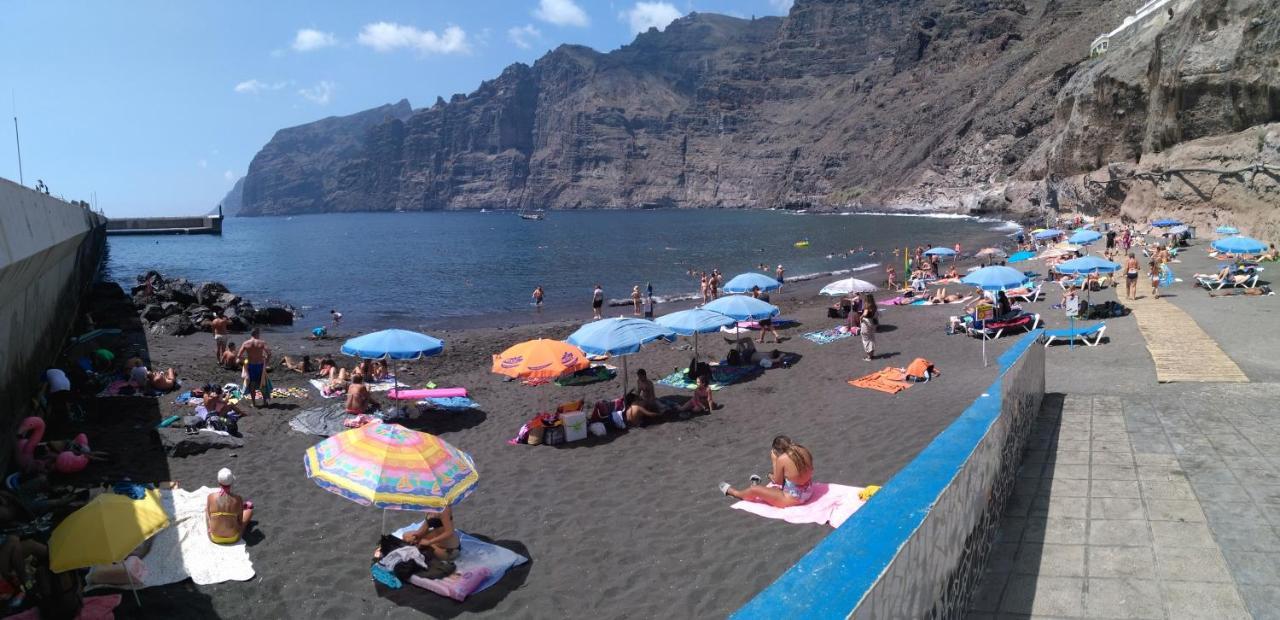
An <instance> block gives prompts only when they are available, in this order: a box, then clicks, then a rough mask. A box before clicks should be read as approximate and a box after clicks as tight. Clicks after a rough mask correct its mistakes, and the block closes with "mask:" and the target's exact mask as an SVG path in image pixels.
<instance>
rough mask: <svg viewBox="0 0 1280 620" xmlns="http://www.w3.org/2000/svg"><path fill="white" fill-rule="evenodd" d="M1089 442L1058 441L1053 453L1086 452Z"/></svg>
mask: <svg viewBox="0 0 1280 620" xmlns="http://www.w3.org/2000/svg"><path fill="white" fill-rule="evenodd" d="M1088 451H1089V442H1087V441H1072V440H1070V439H1059V440H1058V445H1057V448H1056V449H1055V452H1088Z"/></svg>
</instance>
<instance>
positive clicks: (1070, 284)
mask: <svg viewBox="0 0 1280 620" xmlns="http://www.w3.org/2000/svg"><path fill="white" fill-rule="evenodd" d="M1086 280H1087V278H1086V277H1085V276H1077V277H1075V278H1072V279H1070V280H1056V282H1057V283H1058V286H1061V287H1062V290H1064V291H1065V290H1068V289H1073V288H1081V287H1083V286H1084V283H1085V281H1086Z"/></svg>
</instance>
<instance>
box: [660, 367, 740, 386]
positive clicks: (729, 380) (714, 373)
mask: <svg viewBox="0 0 1280 620" xmlns="http://www.w3.org/2000/svg"><path fill="white" fill-rule="evenodd" d="M761 372H764V369H763V368H761V367H760V366H759V365H757V364H750V365H747V366H729V365H727V364H718V365H716V366H712V367H711V383H710V384H709V387H710V388H711V389H712V390H717V391H718V390H720V389H723V388H724V387H726V386H730V385H733V384H734V383H738V382H739V381H745V380H746V379H749V378H751V377H753V376H755V375H756V374H758V373H761ZM658 383H659V384H661V385H665V386H667V387H673V388H679V389H682V390H692V389H694V388H696V387H698V384H697V383H696V382H693V381H689V380H688V379H687V378H686V377H685V371H683V370H677V371H676V372H673V373H671V374H669V375H667V376H665V377H663V378H661V379H659V380H658Z"/></svg>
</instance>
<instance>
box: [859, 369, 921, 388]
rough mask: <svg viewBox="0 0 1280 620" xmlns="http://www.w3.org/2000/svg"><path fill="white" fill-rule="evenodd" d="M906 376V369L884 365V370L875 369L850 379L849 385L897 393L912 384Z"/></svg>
mask: <svg viewBox="0 0 1280 620" xmlns="http://www.w3.org/2000/svg"><path fill="white" fill-rule="evenodd" d="M906 378H907V372H906V370H903V369H902V368H894V367H892V366H886V367H885V368H884V370H877V371H875V372H873V373H871V374H869V375H866V376H864V377H859V378H857V379H850V380H849V385H852V386H853V387H860V388H866V389H868V390H876V391H879V392H885V393H888V394H897V393H898V392H901V391H903V390H905V389H907V388H909V387H911V386H912V385H913V384H912V383H910V382H908V381H907V380H906Z"/></svg>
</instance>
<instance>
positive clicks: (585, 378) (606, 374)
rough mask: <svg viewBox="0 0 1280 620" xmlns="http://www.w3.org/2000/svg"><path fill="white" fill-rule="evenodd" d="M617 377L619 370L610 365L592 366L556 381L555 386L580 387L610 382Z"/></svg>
mask: <svg viewBox="0 0 1280 620" xmlns="http://www.w3.org/2000/svg"><path fill="white" fill-rule="evenodd" d="M616 376H618V369H617V368H614V367H613V366H609V365H608V364H592V365H591V367H590V368H586V369H583V370H579V371H578V372H575V373H573V374H571V375H567V376H564V377H560V378H559V379H556V380H555V384H556V385H558V386H560V387H578V386H583V385H591V384H592V383H600V382H602V381H609V380H610V379H613V378H614V377H616Z"/></svg>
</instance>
